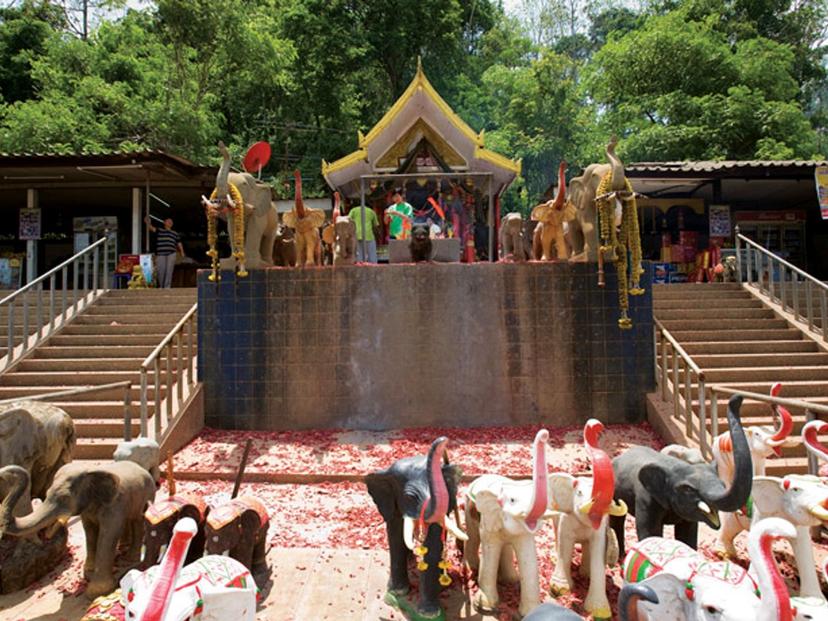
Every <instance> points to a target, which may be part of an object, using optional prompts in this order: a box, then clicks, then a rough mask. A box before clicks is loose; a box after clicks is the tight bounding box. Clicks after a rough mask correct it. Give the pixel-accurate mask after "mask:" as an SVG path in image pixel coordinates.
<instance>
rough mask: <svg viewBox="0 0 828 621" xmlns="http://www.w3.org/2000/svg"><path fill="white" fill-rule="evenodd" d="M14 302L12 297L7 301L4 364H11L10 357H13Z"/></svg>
mask: <svg viewBox="0 0 828 621" xmlns="http://www.w3.org/2000/svg"><path fill="white" fill-rule="evenodd" d="M14 302H15V300H14V298H12V300H11V302H9V316H8V317H7V319H8V321H9V331H8V335H7V341H8V342H7V346H8V351H7V352H6V356H7V357H6V366H8V365H10V364H11V361H12V358H13V357H14Z"/></svg>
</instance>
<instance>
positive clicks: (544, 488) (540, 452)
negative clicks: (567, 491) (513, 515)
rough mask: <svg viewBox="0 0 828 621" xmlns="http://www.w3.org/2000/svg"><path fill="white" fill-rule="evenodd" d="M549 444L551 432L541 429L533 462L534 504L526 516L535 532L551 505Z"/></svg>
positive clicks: (536, 439) (527, 523)
mask: <svg viewBox="0 0 828 621" xmlns="http://www.w3.org/2000/svg"><path fill="white" fill-rule="evenodd" d="M547 442H549V432H548V431H547V430H546V429H541V430H540V431H538V433H537V434H536V435H535V442H534V459H533V460H532V504H531V506H530V508H529V513H527V514H526V519H525V520H524V521H525V522H526V526H527V527H528V528H529V530H531V531H534V530H535V529H536V528H537V527H538V523H539V521H540V519H541V518H542V517H543V515H544V513H546V509H547V506H548V504H549V497H548V493H549V487H548V483H547V467H546V443H547Z"/></svg>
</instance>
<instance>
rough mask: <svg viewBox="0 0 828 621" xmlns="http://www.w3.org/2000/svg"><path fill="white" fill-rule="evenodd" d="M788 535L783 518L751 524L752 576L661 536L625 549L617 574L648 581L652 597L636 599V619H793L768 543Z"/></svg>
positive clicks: (791, 533) (630, 580)
mask: <svg viewBox="0 0 828 621" xmlns="http://www.w3.org/2000/svg"><path fill="white" fill-rule="evenodd" d="M794 535H795V531H794V529H793V527H792V526H791V525H790V524H788V523H787V522H785V521H784V520H780V519H776V518H771V519H768V520H763V521H762V522H760V523H758V524H757V527H756V529H755V530H754V531H752V532H751V534H750V537H749V539H748V549H749V551H750V557H751V559H752V560H753V568H754V571H755V575H756V579H755V581H754V578H753V577H751V575H750V574H749V573H748V572H747V571H745V569H743V568H742V567H740V566H739V565H736V564H734V563H731V562H730V561H720V562H710V561H708V560H707V559H705V558H704V557H702V556H701V555H699V553H698V552H696V551H694V550H692V549H691V548H689V547H688V546H686V545H684V544H682V543H681V542H678V541H674V540H671V539H663V538H661V537H650V538H648V539H645V540H644V541H640V542H639V543H638V544H636V546H635V547H634V548H632V549H630V551H629V553H628V554H627V557H626V559H625V560H624V574H623V575H624V579H625V580H626V581H627V582H628V583H637V585H638V586H646V587H649V588H650V589H652V590H653V591H654V592H655V593H656V595H657V599H658V601H657V602H656V603H654V602H647V601H640V602H638V604H637V606H638V612H639V615H640V618H641V619H646V620H650V621H665V620H666V619H669V620H670V621H793V611H792V608H791V601H790V597H789V595H788V591H787V588H786V587H785V583H784V581H783V580H782V577H781V576H780V575H779V569H778V568H777V566H776V562H775V560H774V559H773V555H772V552H771V545H772V542H773V541H774V540H776V539H779V538H786V539H790V538H792V537H794ZM624 588H627V587H626V586H625V587H624ZM622 591H623V590H622Z"/></svg>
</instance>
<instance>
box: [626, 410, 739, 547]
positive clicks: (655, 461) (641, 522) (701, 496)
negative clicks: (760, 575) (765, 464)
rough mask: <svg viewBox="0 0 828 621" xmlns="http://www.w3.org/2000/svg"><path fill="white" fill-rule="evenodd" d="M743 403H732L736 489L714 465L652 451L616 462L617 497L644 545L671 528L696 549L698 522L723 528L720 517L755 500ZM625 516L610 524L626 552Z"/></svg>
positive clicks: (633, 452) (638, 449)
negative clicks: (742, 417)
mask: <svg viewBox="0 0 828 621" xmlns="http://www.w3.org/2000/svg"><path fill="white" fill-rule="evenodd" d="M741 407H742V397H741V396H739V395H736V396H733V397H731V399H730V402H729V403H728V409H727V420H728V424H729V428H730V433H731V439H732V443H733V459H734V464H735V466H734V476H733V483H732V484H731V485H728V484H727V483H726V482H725V481H722V480H721V479H720V478H719V476H718V474H717V472H716V467H715V466H714V465H713V464H707V463H700V464H690V463H688V462H686V461H684V460H682V459H679V458H676V457H672V456H670V455H665V454H663V453H659V452H658V451H655V450H653V449H651V448H649V447H645V446H633V447H630V448H629V449H627V450H626V451H624V452H623V453H622V454H621V455H619V456H618V457H616V458H615V459H613V461H612V466H613V471H614V473H615V497H616V498H618V499H621V500H623V501H624V503H625V504H626V505H627V507H628V510H629V513H630V514H631V515H633V516H634V517H635V527H636V532H637V534H638V539H639V541H641V540H643V539H645V538H647V537H654V536H656V537H660V536H661V535H662V533H663V529H664V525H665V524H674V525H675V536H676V539H678V540H679V541H683V542H684V543H686V544H687V545H688V546H690V547H691V548H695V547H696V545H697V539H698V522H705V523H706V524H707V525H708V526H710V527H711V528H713V529H717V528H719V524H720V522H719V515H718V512H719V511H736V510H737V509H739V508H740V507H742V506H744V504H745V503H746V502H747V499H748V497H749V496H750V489H751V480H752V478H753V465H752V462H751V458H750V449H749V447H748V443H747V438H746V437H745V432H744V431H743V429H742V424H741V422H740V419H739V411H740V409H741ZM624 522H625V518H624V517H623V516H612V517H611V518H610V524H611V526H612V528H613V530H615V534H616V537H617V539H618V546H619V554H621V555H623V551H624Z"/></svg>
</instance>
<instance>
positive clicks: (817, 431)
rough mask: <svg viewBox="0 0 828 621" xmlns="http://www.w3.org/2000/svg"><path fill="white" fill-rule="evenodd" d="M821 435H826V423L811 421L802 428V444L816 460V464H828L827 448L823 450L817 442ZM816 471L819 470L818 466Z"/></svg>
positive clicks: (827, 424) (827, 425) (827, 428)
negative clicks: (822, 462)
mask: <svg viewBox="0 0 828 621" xmlns="http://www.w3.org/2000/svg"><path fill="white" fill-rule="evenodd" d="M821 434H822V435H824V434H828V422H825V421H824V420H812V421H810V422H808V423H805V426H804V427H803V428H802V442H803V444H805V450H806V451H808V453H810V454H811V455H813V456H814V457H815V458H816V460H817V464H819V462H821V461H824V462H828V448H825V446H824V445H823V444H822V443H821V442H820V441H819V437H818V436H819V435H821ZM817 470H819V465H817Z"/></svg>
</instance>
